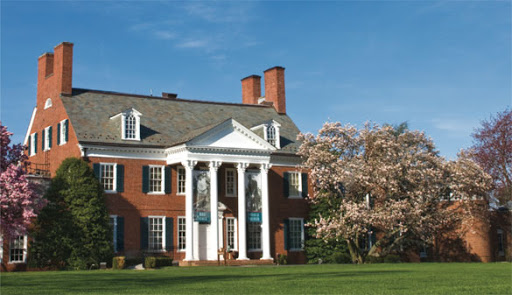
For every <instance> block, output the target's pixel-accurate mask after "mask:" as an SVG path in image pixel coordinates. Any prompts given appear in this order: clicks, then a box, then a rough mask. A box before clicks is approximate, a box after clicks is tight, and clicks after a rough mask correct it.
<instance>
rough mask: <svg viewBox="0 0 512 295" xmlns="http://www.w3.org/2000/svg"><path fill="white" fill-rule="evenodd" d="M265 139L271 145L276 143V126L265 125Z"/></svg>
mask: <svg viewBox="0 0 512 295" xmlns="http://www.w3.org/2000/svg"><path fill="white" fill-rule="evenodd" d="M267 141H268V143H270V144H271V145H273V146H275V145H276V127H274V125H270V126H268V127H267Z"/></svg>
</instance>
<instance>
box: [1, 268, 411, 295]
mask: <svg viewBox="0 0 512 295" xmlns="http://www.w3.org/2000/svg"><path fill="white" fill-rule="evenodd" d="M276 270H278V272H282V271H284V270H285V268H280V269H276ZM408 272H410V271H403V270H383V271H362V272H352V271H347V272H344V271H339V272H334V271H331V272H313V271H311V272H298V273H295V272H286V273H265V274H248V273H238V272H233V271H232V270H231V269H230V270H229V274H226V273H223V270H221V269H219V270H216V272H215V274H211V275H201V274H194V273H176V272H167V271H141V272H133V271H121V272H103V271H94V272H90V273H89V272H87V273H83V272H81V273H73V272H72V271H70V272H55V273H53V274H54V275H49V274H48V273H45V274H44V275H42V276H38V277H30V276H25V277H24V278H23V280H12V281H11V280H5V279H4V280H2V285H3V286H2V287H3V288H13V289H16V288H19V287H22V288H23V287H24V288H31V289H36V290H40V291H41V292H44V293H54V292H57V293H58V292H59V291H60V292H62V291H63V290H65V291H66V292H73V291H79V292H82V293H83V292H91V293H95V292H99V291H109V290H110V291H117V292H119V291H121V290H129V289H132V288H133V289H134V290H136V289H141V290H142V289H145V290H151V288H156V289H159V288H170V289H172V288H173V287H178V286H183V285H188V284H204V283H213V282H215V283H219V284H226V283H229V282H237V283H241V282H254V283H261V285H262V286H268V285H269V284H272V283H273V282H275V283H277V282H280V281H283V280H286V281H302V280H307V281H310V280H315V279H335V278H346V277H366V276H371V277H375V276H380V275H389V274H399V273H408ZM203 287H204V286H203Z"/></svg>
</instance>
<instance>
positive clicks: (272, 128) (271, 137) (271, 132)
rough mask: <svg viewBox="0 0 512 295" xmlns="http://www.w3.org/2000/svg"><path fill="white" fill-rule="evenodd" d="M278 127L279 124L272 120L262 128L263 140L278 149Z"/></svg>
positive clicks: (279, 145) (279, 146)
mask: <svg viewBox="0 0 512 295" xmlns="http://www.w3.org/2000/svg"><path fill="white" fill-rule="evenodd" d="M279 127H281V124H279V123H277V122H276V121H274V120H272V121H271V122H269V123H268V124H266V125H265V126H264V134H265V140H266V141H267V142H268V143H270V144H271V145H273V146H275V147H276V148H278V149H279V148H281V143H280V140H279V138H280V134H279Z"/></svg>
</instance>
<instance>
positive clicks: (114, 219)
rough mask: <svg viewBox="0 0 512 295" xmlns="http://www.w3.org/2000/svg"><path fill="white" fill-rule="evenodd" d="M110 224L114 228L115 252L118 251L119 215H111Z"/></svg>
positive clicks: (113, 242) (113, 241)
mask: <svg viewBox="0 0 512 295" xmlns="http://www.w3.org/2000/svg"><path fill="white" fill-rule="evenodd" d="M109 224H110V227H111V228H112V244H113V245H114V252H117V215H110V220H109Z"/></svg>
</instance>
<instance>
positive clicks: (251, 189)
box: [245, 171, 261, 222]
mask: <svg viewBox="0 0 512 295" xmlns="http://www.w3.org/2000/svg"><path fill="white" fill-rule="evenodd" d="M245 201H246V205H247V221H249V222H261V173H260V172H259V171H257V172H256V171H247V172H246V173H245Z"/></svg>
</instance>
